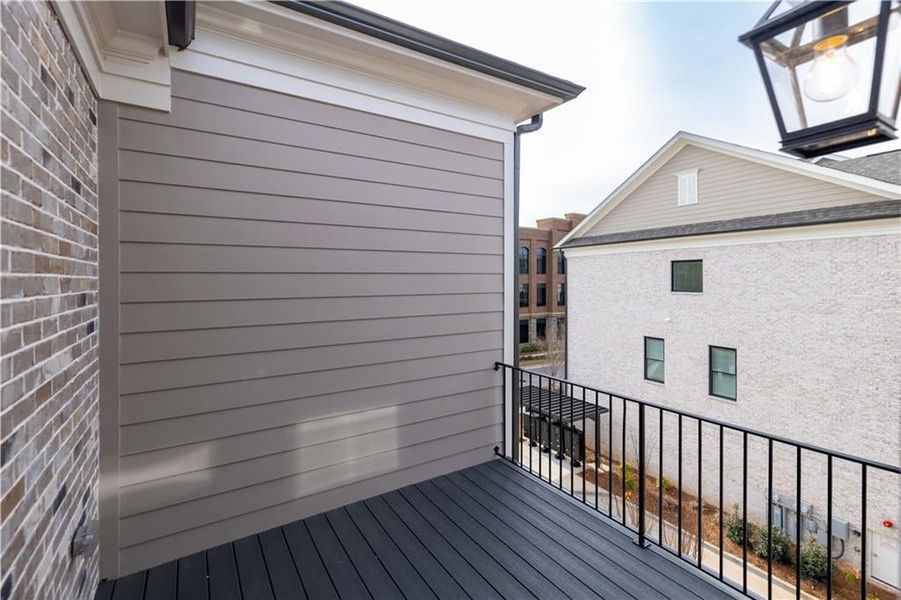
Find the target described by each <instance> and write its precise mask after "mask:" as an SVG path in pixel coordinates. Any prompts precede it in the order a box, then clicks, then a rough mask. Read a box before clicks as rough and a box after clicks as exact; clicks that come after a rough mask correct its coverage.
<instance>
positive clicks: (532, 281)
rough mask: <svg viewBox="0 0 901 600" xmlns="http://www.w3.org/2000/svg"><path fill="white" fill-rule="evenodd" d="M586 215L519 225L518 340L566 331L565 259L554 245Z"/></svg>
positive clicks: (523, 341)
mask: <svg viewBox="0 0 901 600" xmlns="http://www.w3.org/2000/svg"><path fill="white" fill-rule="evenodd" d="M584 217H585V215H580V214H578V213H566V214H565V215H564V216H563V218H562V219H561V218H559V217H550V218H547V219H538V220H537V221H536V222H535V227H520V228H519V247H518V249H517V268H518V270H519V343H520V345H522V344H530V343H535V342H540V341H543V340H544V339H546V338H547V337H548V336H555V335H558V332H559V333H562V332H564V331H565V327H566V259H565V258H564V256H563V253H562V252H560V251H559V250H554V249H553V248H554V245H555V244H556V243H557V242H559V241H560V240H561V239H563V237H564V236H565V235H566V234H567V233H569V232H570V231H571V230H572V228H573V227H575V226H576V225H577V224H578V223H579V221H581V220H582V219H583V218H584Z"/></svg>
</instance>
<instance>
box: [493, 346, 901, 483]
mask: <svg viewBox="0 0 901 600" xmlns="http://www.w3.org/2000/svg"><path fill="white" fill-rule="evenodd" d="M494 367H495V369H499V368H501V367H505V368H508V369H512V370H516V371H522V372H523V373H531V374H532V375H536V376H538V377H543V378H544V379H548V380H551V381H556V382H559V383H563V384H566V385H574V386H578V387H580V388H583V389H586V390H590V391H592V392H597V393H599V394H603V395H605V396H610V397H613V398H620V399H621V400H626V401H629V402H634V403H636V404H643V405H645V406H650V407H651V408H656V409H658V410H662V411H664V412H668V413H672V414H676V415H682V416H683V417H688V418H689V419H696V420H697V421H702V422H704V423H710V424H711V425H719V426H722V427H725V428H727V429H731V430H733V431H739V432H743V433H747V434H749V435H753V436H756V437H761V438H765V439H768V440H773V441H774V442H779V443H780V444H786V445H789V446H795V447H797V448H802V449H804V450H808V451H810V452H817V453H819V454H825V455H827V456H832V457H833V458H837V459H840V460H846V461H849V462H854V463H858V464H860V465H866V466H867V467H871V468H874V469H879V470H882V471H888V472H890V473H895V474H898V475H901V466H898V465H890V464H888V463H883V462H879V461H875V460H870V459H867V458H862V457H860V456H854V455H853V454H847V453H845V452H840V451H838V450H829V449H828V448H823V447H820V446H816V445H814V444H808V443H805V442H799V441H797V440H792V439H789V438H786V437H782V436H780V435H776V434H773V433H766V432H764V431H760V430H757V429H752V428H750V427H743V426H741V425H735V424H734V423H729V422H726V421H721V420H719V419H714V418H712V417H705V416H703V415H699V414H697V413H693V412H688V411H684V410H680V409H678V408H672V407H670V406H663V405H662V404H657V403H655V402H647V401H645V400H638V399H636V398H632V397H630V396H626V395H624V394H617V393H616V392H608V391H605V390H601V389H597V388H593V387H591V386H588V385H583V384H581V383H576V382H574V381H569V380H567V379H561V378H559V377H554V376H552V375H545V374H544V373H537V372H535V371H529V370H528V369H523V368H522V367H517V366H515V365H511V364H507V363H505V362H500V361H498V362H495V363H494Z"/></svg>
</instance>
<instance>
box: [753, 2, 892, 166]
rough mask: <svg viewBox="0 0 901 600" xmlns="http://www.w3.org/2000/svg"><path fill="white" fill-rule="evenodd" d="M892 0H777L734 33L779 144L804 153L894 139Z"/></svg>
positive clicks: (784, 147)
mask: <svg viewBox="0 0 901 600" xmlns="http://www.w3.org/2000/svg"><path fill="white" fill-rule="evenodd" d="M899 37H901V2H899V0H891V1H888V0H881V1H872V0H869V1H868V0H858V1H856V2H855V1H853V0H852V1H843V2H830V1H820V0H780V1H778V2H775V3H774V4H772V5H771V6H770V7H769V9H768V10H767V12H766V14H764V16H763V18H762V19H761V20H760V21H759V22H758V23H757V25H755V26H754V29H752V30H751V31H749V32H748V33H746V34H744V35H742V36H741V37H740V38H739V40H740V41H741V42H742V43H744V44H745V45H747V46H748V47H750V48H751V49H752V50H753V51H754V55H755V57H756V58H757V65H758V67H759V68H760V74H761V75H762V76H763V82H764V85H765V86H766V91H767V96H768V97H769V100H770V105H771V106H772V109H773V114H774V115H775V117H776V124H777V125H778V127H779V134H780V136H781V137H782V150H783V151H784V152H788V153H790V154H794V155H796V156H800V157H803V158H810V157H813V156H821V155H823V154H828V153H830V152H837V151H840V150H847V149H849V148H856V147H858V146H866V145H868V144H874V143H877V142H883V141H886V140H891V139H895V137H896V134H895V130H896V120H897V118H898V101H899V94H901V40H899Z"/></svg>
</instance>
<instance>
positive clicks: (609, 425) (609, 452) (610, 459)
mask: <svg viewBox="0 0 901 600" xmlns="http://www.w3.org/2000/svg"><path fill="white" fill-rule="evenodd" d="M607 429H608V431H607V516H608V517H610V518H611V519H612V518H613V396H611V395H610V394H607Z"/></svg>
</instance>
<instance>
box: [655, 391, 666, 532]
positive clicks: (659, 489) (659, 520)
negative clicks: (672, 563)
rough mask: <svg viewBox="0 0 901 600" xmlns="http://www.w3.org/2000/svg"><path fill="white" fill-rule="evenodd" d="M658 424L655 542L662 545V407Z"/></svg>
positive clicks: (663, 489) (659, 410) (659, 411)
mask: <svg viewBox="0 0 901 600" xmlns="http://www.w3.org/2000/svg"><path fill="white" fill-rule="evenodd" d="M657 413H658V415H659V416H660V424H659V427H658V428H657V542H658V543H659V544H660V545H661V546H663V494H664V492H665V491H666V489H665V488H664V486H663V409H662V408H660V409H658V410H657Z"/></svg>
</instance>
